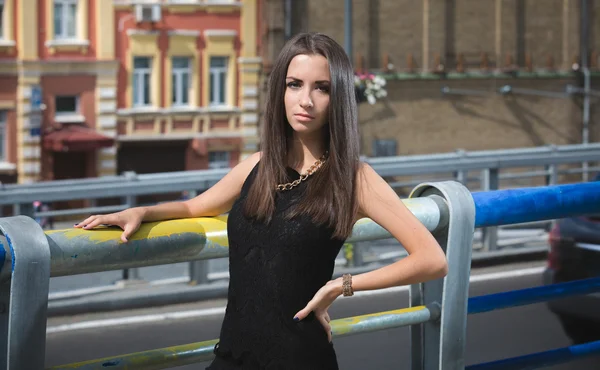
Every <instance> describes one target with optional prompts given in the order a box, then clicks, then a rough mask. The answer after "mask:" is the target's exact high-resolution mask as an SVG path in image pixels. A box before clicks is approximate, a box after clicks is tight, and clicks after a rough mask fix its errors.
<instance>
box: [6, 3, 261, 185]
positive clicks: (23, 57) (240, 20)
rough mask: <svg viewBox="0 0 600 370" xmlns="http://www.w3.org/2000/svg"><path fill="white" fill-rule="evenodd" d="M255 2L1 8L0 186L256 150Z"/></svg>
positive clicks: (212, 162)
mask: <svg viewBox="0 0 600 370" xmlns="http://www.w3.org/2000/svg"><path fill="white" fill-rule="evenodd" d="M260 2H261V0H243V1H235V0H231V1H211V0H195V1H186V2H181V1H171V0H156V1H152V0H150V1H145V2H142V1H141V2H134V1H128V0H124V1H119V0H106V1H104V0H102V1H99V0H95V1H92V0H0V181H1V182H15V181H18V182H21V183H25V182H32V181H39V180H52V179H64V178H78V177H94V176H103V175H113V174H116V173H119V172H122V171H126V170H133V171H137V172H160V171H173V170H185V169H202V168H209V167H220V166H230V165H233V164H235V163H236V162H237V161H239V160H240V158H243V157H244V155H247V154H249V153H251V152H253V151H255V150H256V143H257V138H256V136H257V135H256V127H257V122H258V78H259V73H260V68H261V59H260V58H258V57H257V55H259V54H258V49H259V48H260V39H259V37H258V35H257V27H258V24H259V22H260V20H259V17H260ZM38 20H39V22H37V21H38Z"/></svg>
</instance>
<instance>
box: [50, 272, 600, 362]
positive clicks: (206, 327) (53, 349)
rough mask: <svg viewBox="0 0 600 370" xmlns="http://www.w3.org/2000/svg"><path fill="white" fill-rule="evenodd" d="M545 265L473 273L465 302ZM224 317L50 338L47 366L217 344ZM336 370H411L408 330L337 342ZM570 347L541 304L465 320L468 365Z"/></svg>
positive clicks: (385, 300)
mask: <svg viewBox="0 0 600 370" xmlns="http://www.w3.org/2000/svg"><path fill="white" fill-rule="evenodd" d="M541 266H543V264H540V263H536V264H527V265H523V264H521V265H511V266H502V267H495V268H488V269H482V270H474V271H473V275H479V274H482V275H485V276H490V279H484V280H482V281H478V282H473V283H472V284H471V289H470V295H471V296H477V295H483V294H490V293H496V292H502V291H509V290H514V289H522V288H527V287H533V286H538V285H540V284H541V274H540V273H534V274H531V273H529V274H527V275H525V276H514V277H506V276H505V277H503V278H493V275H489V274H490V273H497V272H498V271H499V270H501V271H516V270H522V269H524V268H531V267H538V268H539V267H541ZM407 303H408V294H407V292H405V291H404V292H396V293H391V294H380V295H375V296H368V297H358V296H357V297H352V298H349V299H339V300H338V301H336V302H335V303H334V305H333V306H332V309H331V310H330V314H331V316H332V318H334V319H335V318H342V317H348V316H354V315H359V314H364V313H370V312H377V311H385V310H391V309H395V308H399V307H405V306H407ZM224 304H225V302H224V301H222V300H217V301H211V302H202V303H198V304H190V305H180V306H172V307H164V308H161V309H153V310H150V309H148V310H135V311H128V312H118V313H105V314H87V315H82V316H78V317H69V318H66V317H56V318H51V319H50V320H49V322H48V327H49V328H53V327H58V326H59V325H65V324H73V323H77V322H82V321H91V320H98V319H105V318H109V317H110V318H116V317H124V316H129V317H132V316H137V317H140V315H143V314H148V313H155V312H171V311H185V310H192V309H194V310H197V309H203V308H210V307H223V306H224ZM221 320H222V314H214V315H210V316H204V317H199V318H193V319H181V320H166V321H160V322H150V323H137V324H127V325H125V324H122V325H119V326H106V325H104V326H101V327H96V328H91V329H82V330H69V331H64V332H55V333H51V334H48V336H47V350H46V365H47V366H53V365H60V364H67V363H71V362H77V361H84V360H90V359H95V358H101V357H106V356H114V355H119V354H125V353H131V352H137V351H143V350H149V349H154V348H161V347H168V346H173V345H178V344H185V343H191V342H197V341H202V340H208V339H214V338H216V337H217V336H218V333H219V327H220V324H221ZM334 345H335V348H336V352H337V354H338V359H339V363H340V368H341V369H344V370H346V369H347V370H355V369H356V370H357V369H408V368H409V356H410V346H409V335H408V328H398V329H391V330H385V331H380V332H375V333H369V334H363V335H358V336H352V337H345V338H337V339H336V338H334ZM568 345H570V342H569V339H568V338H567V337H566V335H565V334H564V332H563V330H562V328H561V326H560V324H559V322H558V321H557V320H556V318H555V317H554V316H553V314H552V313H550V312H549V311H548V309H547V308H546V307H545V305H544V304H535V305H530V306H524V307H517V308H511V309H507V310H502V311H494V312H489V313H484V314H478V315H472V316H469V319H468V328H467V353H466V363H467V364H475V363H480V362H486V361H492V360H496V359H501V358H507V357H513V356H519V355H525V354H528V353H532V352H538V351H545V350H550V349H554V348H560V347H564V346H568ZM206 365H207V364H205V363H203V364H197V365H193V366H192V365H188V366H184V367H179V368H178V369H181V370H191V369H204V367H205V366H206ZM599 368H600V357H596V358H590V359H586V360H580V361H576V362H572V363H569V364H565V365H560V366H554V367H549V368H548V369H552V370H575V369H577V370H586V369H599Z"/></svg>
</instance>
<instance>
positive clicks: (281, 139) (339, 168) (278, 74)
mask: <svg viewBox="0 0 600 370" xmlns="http://www.w3.org/2000/svg"><path fill="white" fill-rule="evenodd" d="M299 54H307V55H322V56H323V57H325V58H326V59H327V61H328V64H329V73H330V77H331V82H330V93H329V94H330V96H329V112H328V117H327V121H326V123H325V125H324V126H323V129H324V130H325V131H326V132H325V149H326V150H328V151H329V156H328V158H327V161H326V162H325V164H324V165H323V166H322V167H321V168H320V169H319V170H318V171H316V172H315V173H314V174H313V175H312V176H311V177H310V178H309V180H308V181H307V185H306V189H305V193H304V195H303V199H302V201H301V202H299V203H298V204H297V205H296V206H295V207H292V208H291V209H290V211H289V212H288V213H287V214H286V218H292V217H295V216H297V215H300V214H305V215H309V216H310V217H311V219H312V220H313V222H315V223H317V224H325V225H327V226H329V227H331V228H333V229H334V235H333V236H334V237H337V238H341V239H346V238H347V237H348V236H349V235H350V233H351V232H352V227H353V221H354V219H355V217H356V214H357V212H358V201H357V195H356V174H357V171H358V168H359V134H358V124H357V105H356V97H355V91H354V72H353V69H352V65H351V63H350V60H349V58H348V56H347V55H346V53H345V52H344V50H343V49H342V47H341V46H340V45H339V44H338V43H337V42H335V41H334V40H333V39H331V38H330V37H328V36H326V35H324V34H320V33H302V34H298V35H296V36H294V37H293V38H291V39H290V40H289V41H288V42H287V43H286V44H285V45H284V47H283V49H282V50H281V52H280V54H279V56H278V57H277V59H276V61H275V64H274V65H273V69H272V72H271V75H270V77H269V82H268V93H267V97H266V99H267V101H266V109H265V115H264V122H263V124H262V128H261V134H260V136H261V137H260V143H261V152H262V156H261V159H260V162H259V165H258V172H257V175H256V177H255V180H254V182H253V184H252V186H251V188H250V190H249V192H248V198H247V199H246V202H245V206H244V212H245V214H246V215H247V216H250V217H255V218H257V219H259V220H263V221H266V222H270V221H271V218H272V216H273V212H274V210H275V192H276V190H275V186H276V184H280V183H283V182H287V181H288V178H287V170H286V167H287V163H286V158H287V154H288V151H289V150H290V149H291V148H290V143H289V141H290V140H289V139H290V138H291V137H292V135H293V129H292V128H291V126H290V124H289V123H288V121H287V118H286V112H285V104H284V94H285V89H286V83H285V79H286V75H287V70H288V66H289V64H290V62H291V60H292V59H293V58H294V57H295V56H296V55H299ZM292 191H293V190H292Z"/></svg>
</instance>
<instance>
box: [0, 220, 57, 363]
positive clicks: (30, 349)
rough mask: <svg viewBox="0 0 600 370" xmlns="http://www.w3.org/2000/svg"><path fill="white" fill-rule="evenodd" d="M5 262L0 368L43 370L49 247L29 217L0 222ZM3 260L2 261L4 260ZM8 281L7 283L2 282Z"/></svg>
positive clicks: (0, 309) (0, 288)
mask: <svg viewBox="0 0 600 370" xmlns="http://www.w3.org/2000/svg"><path fill="white" fill-rule="evenodd" d="M0 232H1V233H2V235H3V236H4V237H5V240H6V245H2V246H1V247H0V253H2V252H4V256H5V258H6V259H10V261H11V263H10V264H9V263H4V264H3V266H2V267H3V270H4V269H7V268H8V269H12V273H9V272H8V271H2V273H1V274H0V277H2V278H4V279H3V280H2V281H1V282H0V368H1V369H6V370H23V369H27V370H43V369H44V360H45V349H46V320H47V315H46V314H47V307H48V289H49V285H50V247H49V245H48V240H47V239H46V235H45V234H44V231H43V230H42V228H41V227H40V226H39V225H38V224H37V223H36V222H35V221H34V220H32V219H31V218H29V217H26V216H16V217H9V218H3V219H0ZM5 261H6V260H5ZM5 279H8V281H5Z"/></svg>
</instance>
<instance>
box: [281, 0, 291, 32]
mask: <svg viewBox="0 0 600 370" xmlns="http://www.w3.org/2000/svg"><path fill="white" fill-rule="evenodd" d="M283 1H284V10H283V11H284V22H285V24H284V33H285V35H284V36H285V39H286V41H287V40H289V39H290V38H291V37H292V0H283Z"/></svg>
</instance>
